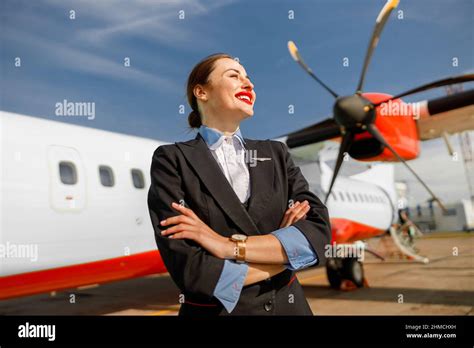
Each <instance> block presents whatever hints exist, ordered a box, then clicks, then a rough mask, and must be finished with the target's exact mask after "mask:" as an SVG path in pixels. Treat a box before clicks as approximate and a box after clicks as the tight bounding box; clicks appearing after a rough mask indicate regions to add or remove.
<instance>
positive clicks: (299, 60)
mask: <svg viewBox="0 0 474 348" xmlns="http://www.w3.org/2000/svg"><path fill="white" fill-rule="evenodd" d="M288 51H290V54H291V57H292V58H293V59H294V60H295V61H296V62H297V63H298V64H299V65H300V66H301V67H302V68H303V69H304V70H305V71H306V72H307V73H308V74H309V75H310V76H311V77H312V78H313V79H315V80H316V81H317V82H318V83H319V84H320V85H321V86H323V88H324V89H326V91H328V92H329V93H331V94H332V95H333V97H334V98H337V97H338V95H337V93H336V92H334V91H333V90H332V89H331V88H329V87H328V86H327V85H326V84H325V83H324V82H323V81H321V80H320V79H319V78H318V77H317V76H316V75H315V74H314V73H313V71H312V70H311V68H310V67H309V66H307V65H306V63H305V62H304V60H303V58H301V55H300V53H299V51H298V48H297V47H296V45H295V43H294V42H293V41H288Z"/></svg>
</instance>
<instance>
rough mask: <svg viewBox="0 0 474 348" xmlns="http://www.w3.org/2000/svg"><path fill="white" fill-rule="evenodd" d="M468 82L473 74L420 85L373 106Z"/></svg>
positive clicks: (472, 78)
mask: <svg viewBox="0 0 474 348" xmlns="http://www.w3.org/2000/svg"><path fill="white" fill-rule="evenodd" d="M470 81H474V74H466V75H460V76H452V77H448V78H445V79H442V80H438V81H434V82H431V83H427V84H426V85H422V86H420V87H416V88H413V89H410V90H408V91H406V92H403V93H400V94H397V95H396V96H394V97H390V98H388V99H387V100H384V101H381V102H379V103H377V104H375V105H374V106H379V105H380V104H382V103H386V102H388V101H389V100H394V99H398V98H402V97H406V96H407V95H410V94H415V93H419V92H423V91H427V90H429V89H432V88H437V87H443V86H449V85H453V84H456V83H463V82H470Z"/></svg>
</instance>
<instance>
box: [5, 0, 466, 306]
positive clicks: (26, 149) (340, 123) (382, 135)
mask: <svg viewBox="0 0 474 348" xmlns="http://www.w3.org/2000/svg"><path fill="white" fill-rule="evenodd" d="M394 3H395V2H394V1H390V0H389V1H388V2H387V5H386V6H384V8H383V9H382V12H381V14H380V15H379V17H378V19H377V22H376V27H375V30H374V35H373V37H372V39H371V44H369V50H368V56H367V57H366V63H365V64H364V69H363V74H362V77H361V81H362V83H360V84H359V87H358V89H357V92H356V93H355V94H354V95H353V96H349V97H339V96H338V95H337V94H336V93H335V92H333V91H332V90H330V91H331V93H332V94H333V93H334V95H335V97H337V99H336V104H335V108H334V110H335V118H329V119H327V120H324V121H322V122H319V123H317V124H315V125H311V126H308V127H305V128H304V129H301V130H298V131H295V132H292V133H289V134H286V135H284V136H283V137H279V138H277V139H275V140H279V141H283V142H285V143H286V145H287V146H288V147H289V149H290V151H291V152H292V154H293V155H294V156H295V158H297V157H298V156H299V157H300V161H308V158H310V157H311V156H313V161H312V162H307V163H301V167H300V168H301V170H302V171H303V173H305V176H306V177H307V178H310V180H309V184H310V188H311V189H312V190H314V191H315V192H316V193H318V194H319V195H320V196H322V194H323V193H325V194H326V200H325V201H326V203H327V205H328V209H329V212H330V217H331V225H332V234H333V243H341V244H348V243H356V242H358V241H360V240H364V239H368V238H371V237H373V236H377V235H380V234H383V233H386V231H387V230H390V228H391V226H392V224H393V221H394V216H395V211H396V209H395V207H396V205H394V203H395V202H396V195H395V193H394V190H393V167H391V165H390V164H377V165H373V166H372V168H371V169H370V170H367V171H364V172H362V173H359V174H356V175H353V176H351V177H341V176H338V174H339V170H340V167H341V165H342V162H343V161H344V158H347V157H346V155H345V153H347V154H348V155H350V157H352V158H353V159H356V160H359V161H388V162H393V161H395V162H396V161H401V162H402V163H404V164H406V162H405V161H406V160H410V159H413V158H416V157H417V156H419V141H422V140H426V139H431V138H435V137H438V136H441V134H443V131H449V132H452V133H454V132H459V131H462V130H466V129H474V107H473V102H472V101H473V100H474V98H473V97H474V90H471V91H466V92H462V93H458V94H456V95H453V96H448V97H442V98H437V99H434V100H428V101H423V102H420V103H419V105H420V107H419V109H420V112H419V115H417V117H419V118H417V119H415V118H414V117H406V116H391V115H388V117H383V115H381V110H382V107H383V106H384V105H385V104H383V103H385V102H386V103H388V102H389V101H392V102H393V103H395V104H398V105H399V107H400V106H401V105H402V104H403V102H402V101H401V99H400V98H402V97H403V96H406V95H409V94H412V93H414V92H413V91H415V90H416V91H421V90H427V89H429V88H432V87H441V86H446V85H451V84H455V83H461V82H468V81H473V80H474V76H473V75H472V74H471V75H469V74H468V75H463V76H458V77H454V78H449V79H443V80H440V81H436V82H435V83H432V84H428V85H424V86H422V87H421V88H417V89H413V90H410V91H408V92H407V93H405V94H402V95H398V96H395V97H391V96H389V95H387V94H381V93H370V94H369V93H362V92H361V91H362V85H363V80H364V79H363V77H364V75H365V71H366V70H367V66H368V61H369V60H370V56H371V52H372V51H373V48H374V47H375V46H374V45H376V44H377V42H378V41H379V40H378V39H379V35H380V32H381V29H382V28H381V26H380V25H382V27H383V24H384V23H385V22H386V20H387V18H388V15H387V13H388V14H390V11H391V9H393V5H394ZM374 43H375V44H374ZM289 48H290V53H291V54H292V56H293V57H294V58H297V59H296V60H297V62H298V63H299V64H300V65H302V66H303V67H304V68H305V70H306V71H307V72H309V73H310V75H311V76H312V77H313V78H315V79H316V80H317V81H319V79H318V78H317V77H316V76H315V75H314V74H313V73H312V71H311V70H310V69H309V68H308V67H307V66H306V64H305V63H304V62H303V60H302V59H301V56H300V55H299V53H298V51H297V49H296V46H295V45H294V44H290V45H289ZM323 85H324V84H323ZM324 86H325V85H324ZM325 88H326V89H328V87H327V86H326V87H325ZM390 98H391V99H390ZM416 105H418V104H416ZM416 105H414V104H413V105H411V107H412V108H413V109H415V108H416ZM411 116H413V115H411ZM432 116H435V117H432ZM0 134H1V137H2V138H1V141H0V144H1V146H2V148H1V149H0V156H1V157H0V165H1V168H0V183H1V199H0V227H1V229H0V258H2V262H1V263H0V299H7V298H13V297H19V296H26V295H33V294H38V293H43V292H50V291H59V290H64V289H69V288H75V287H83V286H88V285H92V284H102V283H107V282H111V281H117V280H123V279H129V278H134V277H141V276H145V275H148V274H154V273H164V272H166V268H165V266H164V264H163V261H162V259H161V257H160V254H159V251H158V250H157V248H156V243H155V240H154V232H153V228H152V226H151V224H150V222H149V216H148V208H147V206H146V195H147V189H148V186H149V184H150V177H149V168H150V165H151V158H152V154H153V153H154V151H155V150H156V148H157V147H158V146H161V145H163V144H166V143H165V142H161V141H156V140H152V139H146V138H140V137H134V136H129V135H123V134H118V133H113V132H108V131H104V130H98V129H93V128H87V127H82V126H76V125H70V124H66V123H64V122H58V121H51V120H45V119H40V118H36V117H31V116H26V115H19V114H15V113H11V112H5V111H0ZM341 136H342V140H341ZM330 140H333V141H334V140H335V141H339V142H341V146H340V148H339V153H338V156H337V160H336V166H335V168H334V170H331V169H330V168H329V166H328V165H327V164H326V163H325V161H324V158H323V157H324V151H316V149H317V148H318V146H319V147H320V148H319V150H321V149H322V148H321V144H320V142H323V141H330ZM315 155H316V156H318V157H317V160H315V158H314V156H315ZM318 170H319V172H320V176H319V179H318V175H317V173H318ZM415 175H416V173H415ZM336 178H337V179H338V180H337V184H336ZM420 180H421V179H420ZM428 190H429V188H428ZM430 192H431V190H430ZM433 196H434V199H435V200H436V201H437V202H439V204H442V203H441V201H440V200H439V199H438V198H437V197H436V196H435V195H434V194H433ZM326 268H327V272H328V278H329V281H330V284H331V285H333V286H335V287H336V286H337V285H339V284H341V282H342V281H343V280H350V281H352V282H354V283H356V286H358V287H359V286H363V282H364V277H363V269H362V265H361V263H360V262H359V261H358V260H355V259H354V258H353V257H342V258H334V259H332V260H329V261H328V265H327V266H326Z"/></svg>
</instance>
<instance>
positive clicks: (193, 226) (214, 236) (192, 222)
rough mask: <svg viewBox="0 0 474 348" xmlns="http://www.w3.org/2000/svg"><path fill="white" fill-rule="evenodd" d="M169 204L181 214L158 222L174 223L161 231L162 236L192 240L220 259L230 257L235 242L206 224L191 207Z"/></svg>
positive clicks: (164, 223)
mask: <svg viewBox="0 0 474 348" xmlns="http://www.w3.org/2000/svg"><path fill="white" fill-rule="evenodd" d="M171 206H172V207H173V208H174V209H175V210H177V211H178V212H180V213H181V215H178V216H173V217H170V218H168V219H166V220H163V221H161V222H160V224H161V226H167V225H175V226H173V227H170V228H168V229H166V230H164V231H162V232H161V235H162V236H168V238H172V239H191V240H194V241H195V242H196V243H198V244H199V245H201V246H202V247H203V248H204V249H206V250H207V251H209V252H210V253H211V254H212V255H214V256H216V257H218V258H221V259H225V258H230V257H231V255H233V250H234V244H235V243H233V242H231V241H230V240H229V239H228V238H226V237H223V236H221V235H220V234H218V233H217V232H216V231H214V230H213V229H212V228H210V227H209V226H208V225H206V224H205V223H204V222H203V221H202V220H201V219H200V218H199V217H198V216H197V215H196V214H195V213H194V212H193V211H192V210H191V209H189V208H186V207H183V206H181V205H179V204H177V203H174V202H173V203H172V204H171Z"/></svg>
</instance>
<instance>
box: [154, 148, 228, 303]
mask: <svg viewBox="0 0 474 348" xmlns="http://www.w3.org/2000/svg"><path fill="white" fill-rule="evenodd" d="M177 151H179V149H177V147H176V146H175V145H164V146H163V145H162V146H160V147H158V148H157V149H156V150H155V153H154V154H153V159H152V164H151V187H150V190H149V192H148V209H149V212H150V217H151V221H152V224H153V228H154V230H155V239H156V244H157V246H158V249H159V251H160V254H161V257H162V258H163V261H164V264H165V266H166V268H167V269H168V272H169V273H170V275H171V277H172V279H173V281H174V282H175V283H176V285H177V286H178V287H179V288H180V290H181V291H182V292H183V293H184V294H193V295H196V296H199V297H204V298H206V299H210V298H211V297H212V296H213V293H214V289H215V287H216V284H217V282H218V280H219V277H220V274H221V273H222V269H223V267H224V260H222V259H219V258H217V257H214V256H213V255H211V254H209V253H208V252H207V251H206V250H205V249H203V248H202V247H200V246H199V245H198V244H197V243H194V242H193V241H190V240H185V239H182V240H179V239H177V240H174V239H169V238H167V237H163V236H161V230H162V229H166V228H169V227H171V225H168V226H164V227H162V226H161V225H160V221H161V220H164V219H166V218H169V217H172V216H176V215H179V213H178V212H177V211H176V210H175V209H173V208H172V207H171V203H172V202H176V203H178V204H179V202H180V200H181V199H184V200H185V201H186V193H185V192H184V191H183V184H182V177H181V175H180V174H181V173H180V168H179V166H178V163H179V161H178V158H177Z"/></svg>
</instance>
